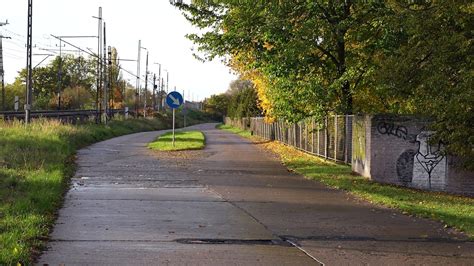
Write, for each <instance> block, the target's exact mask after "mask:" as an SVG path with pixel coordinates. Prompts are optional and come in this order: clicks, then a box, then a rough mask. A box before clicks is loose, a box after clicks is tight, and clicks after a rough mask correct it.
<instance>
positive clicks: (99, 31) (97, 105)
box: [93, 7, 102, 124]
mask: <svg viewBox="0 0 474 266" xmlns="http://www.w3.org/2000/svg"><path fill="white" fill-rule="evenodd" d="M93 18H96V19H97V21H98V26H97V39H98V40H97V80H96V81H97V84H96V93H95V109H96V112H97V114H96V123H97V124H100V122H101V109H102V108H101V106H100V92H101V90H102V86H101V84H102V7H99V16H98V17H93Z"/></svg>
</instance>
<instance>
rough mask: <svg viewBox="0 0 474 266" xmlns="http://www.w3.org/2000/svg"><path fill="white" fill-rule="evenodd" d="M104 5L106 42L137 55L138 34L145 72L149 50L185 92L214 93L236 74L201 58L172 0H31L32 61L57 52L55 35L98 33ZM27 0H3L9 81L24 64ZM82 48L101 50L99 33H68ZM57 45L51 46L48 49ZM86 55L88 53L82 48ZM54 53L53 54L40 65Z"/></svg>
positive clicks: (124, 54)
mask: <svg viewBox="0 0 474 266" xmlns="http://www.w3.org/2000/svg"><path fill="white" fill-rule="evenodd" d="M99 7H102V13H103V19H104V21H105V23H106V28H107V45H111V46H113V47H116V48H117V51H118V54H119V57H120V58H122V59H133V60H136V59H137V57H138V40H141V43H142V47H145V48H146V49H147V50H144V49H142V52H141V55H142V56H141V62H142V63H141V71H140V72H141V74H142V75H144V73H145V58H146V52H147V51H148V52H149V71H150V72H155V73H158V64H155V63H160V64H161V65H162V74H163V75H166V71H164V70H167V71H168V72H169V87H170V89H172V88H174V86H176V88H177V90H178V91H180V92H181V91H183V90H184V91H185V95H186V98H188V99H194V100H202V99H203V98H205V97H209V96H210V95H212V94H217V93H222V92H224V91H226V90H227V88H228V85H229V83H230V81H232V80H234V79H236V78H237V77H236V76H235V75H234V74H232V73H231V71H230V69H229V68H228V67H226V66H225V65H224V64H222V63H221V61H220V60H215V61H213V62H205V63H203V62H200V61H198V60H196V59H195V58H194V57H193V51H192V50H193V48H194V45H193V43H192V42H191V41H190V40H188V39H187V38H186V37H185V35H186V34H188V33H193V32H197V29H196V28H194V27H193V26H192V25H191V24H190V23H189V22H188V21H187V20H186V19H185V18H184V17H183V16H182V14H181V12H180V11H179V10H178V9H177V8H175V7H174V6H172V5H171V4H170V3H169V0H134V1H117V0H82V1H65V0H34V1H33V45H34V46H35V48H34V50H33V54H37V55H34V56H33V66H35V65H37V64H38V63H40V62H41V61H42V60H43V59H44V58H45V57H46V56H45V55H41V54H53V53H59V52H58V51H56V50H57V49H58V48H59V47H58V46H59V40H57V39H55V38H53V37H51V34H52V35H55V36H71V35H72V36H96V35H97V29H98V24H97V19H95V18H93V16H98V9H99ZM27 9H28V1H27V0H0V22H5V21H6V20H8V23H9V24H8V25H6V26H3V27H0V35H4V36H7V37H11V38H12V39H3V56H4V70H5V82H6V83H11V82H13V81H14V79H15V77H16V76H17V72H18V71H19V70H20V69H22V68H24V67H25V66H26V48H25V44H26V35H27V25H26V24H27ZM65 40H67V41H68V42H71V43H73V44H75V45H77V46H79V47H81V48H83V49H87V48H90V49H92V50H93V51H94V52H96V51H97V39H95V38H78V39H65ZM45 49H48V50H53V51H47V50H45ZM62 49H64V50H66V52H65V53H72V54H75V55H78V54H79V52H78V51H73V50H76V49H75V48H73V47H71V46H66V47H63V48H62ZM82 55H86V54H84V53H82ZM51 58H53V57H49V58H48V59H47V60H46V61H44V62H43V63H42V64H41V65H45V64H47V62H48V61H49V60H50V59H51ZM121 65H122V67H123V68H124V69H127V70H128V71H130V72H132V73H134V74H135V73H136V72H137V63H136V62H132V61H130V62H126V61H122V62H121ZM124 79H126V80H130V83H131V84H133V85H135V83H136V82H135V78H134V77H133V76H132V75H130V74H127V73H124Z"/></svg>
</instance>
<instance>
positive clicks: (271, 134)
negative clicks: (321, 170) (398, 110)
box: [224, 115, 353, 164]
mask: <svg viewBox="0 0 474 266" xmlns="http://www.w3.org/2000/svg"><path fill="white" fill-rule="evenodd" d="M352 118H353V116H351V115H337V116H328V117H326V118H325V119H324V120H323V121H318V120H316V119H314V118H308V119H305V120H302V121H300V122H298V123H292V124H290V123H286V122H284V121H277V122H274V123H266V122H265V121H264V119H263V118H262V117H253V118H250V119H248V118H242V119H230V118H225V120H224V121H225V123H226V124H227V125H231V126H234V127H238V128H240V129H244V130H250V131H251V132H252V134H253V135H256V136H259V137H262V138H264V139H267V140H277V141H280V142H281V143H284V144H286V145H289V146H293V147H295V148H297V149H299V150H302V151H305V152H307V153H310V154H313V155H317V156H320V157H324V158H326V159H330V160H334V161H338V162H344V163H346V164H350V163H351V159H352Z"/></svg>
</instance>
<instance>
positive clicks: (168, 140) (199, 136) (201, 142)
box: [148, 131, 206, 151]
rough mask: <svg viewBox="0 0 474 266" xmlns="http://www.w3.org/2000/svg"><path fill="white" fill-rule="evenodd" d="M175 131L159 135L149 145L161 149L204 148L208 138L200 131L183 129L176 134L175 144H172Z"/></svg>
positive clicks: (154, 148)
mask: <svg viewBox="0 0 474 266" xmlns="http://www.w3.org/2000/svg"><path fill="white" fill-rule="evenodd" d="M172 139H173V133H171V132H169V133H166V134H163V135H161V136H159V137H158V138H157V139H156V140H155V141H153V142H151V143H149V144H148V147H149V148H150V149H153V150H159V151H181V150H199V149H202V148H204V146H205V144H206V143H205V142H206V139H205V137H204V134H203V133H202V132H200V131H181V132H176V134H175V145H174V146H173V145H172Z"/></svg>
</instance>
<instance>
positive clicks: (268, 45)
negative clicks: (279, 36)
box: [263, 42, 275, 51]
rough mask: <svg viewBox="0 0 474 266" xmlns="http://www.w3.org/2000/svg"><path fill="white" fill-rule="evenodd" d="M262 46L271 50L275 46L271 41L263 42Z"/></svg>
mask: <svg viewBox="0 0 474 266" xmlns="http://www.w3.org/2000/svg"><path fill="white" fill-rule="evenodd" d="M263 47H264V48H265V49H267V51H271V50H273V48H274V47H275V45H273V44H271V43H269V42H265V43H264V44H263Z"/></svg>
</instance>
